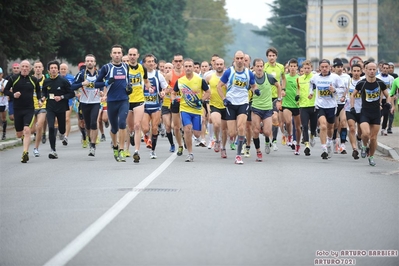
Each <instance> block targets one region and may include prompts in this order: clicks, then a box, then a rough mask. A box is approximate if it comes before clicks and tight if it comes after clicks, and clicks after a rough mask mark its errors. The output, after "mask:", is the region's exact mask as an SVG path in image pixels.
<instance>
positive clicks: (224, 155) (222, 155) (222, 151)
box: [220, 149, 227, 159]
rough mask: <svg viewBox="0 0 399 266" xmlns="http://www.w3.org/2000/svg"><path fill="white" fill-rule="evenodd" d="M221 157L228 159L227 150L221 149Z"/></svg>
mask: <svg viewBox="0 0 399 266" xmlns="http://www.w3.org/2000/svg"><path fill="white" fill-rule="evenodd" d="M220 157H222V158H223V159H226V158H227V152H226V149H221V150H220Z"/></svg>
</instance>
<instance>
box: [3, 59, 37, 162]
mask: <svg viewBox="0 0 399 266" xmlns="http://www.w3.org/2000/svg"><path fill="white" fill-rule="evenodd" d="M31 69H32V67H31V64H30V63H29V61H27V60H24V61H22V62H21V73H20V74H17V75H12V76H11V77H10V79H9V80H8V82H7V85H6V86H5V88H4V94H5V95H7V96H9V97H10V98H12V99H13V100H14V104H15V106H14V109H15V120H14V126H15V131H16V132H17V137H18V138H21V137H22V136H24V138H23V152H22V158H21V162H22V163H27V162H28V161H29V145H30V142H31V139H30V136H31V126H32V122H33V116H34V114H35V109H34V103H33V95H34V93H35V95H36V97H37V99H38V101H39V105H41V104H42V103H41V93H40V85H39V82H38V81H37V79H36V78H35V77H31V76H30V71H31Z"/></svg>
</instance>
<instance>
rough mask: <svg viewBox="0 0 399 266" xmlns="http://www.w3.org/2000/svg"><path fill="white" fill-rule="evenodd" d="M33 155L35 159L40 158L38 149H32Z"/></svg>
mask: <svg viewBox="0 0 399 266" xmlns="http://www.w3.org/2000/svg"><path fill="white" fill-rule="evenodd" d="M33 155H34V156H35V157H39V156H40V153H39V149H36V148H34V149H33Z"/></svg>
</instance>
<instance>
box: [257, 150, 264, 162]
mask: <svg viewBox="0 0 399 266" xmlns="http://www.w3.org/2000/svg"><path fill="white" fill-rule="evenodd" d="M256 161H257V162H261V161H263V158H262V152H261V151H258V152H257V153H256Z"/></svg>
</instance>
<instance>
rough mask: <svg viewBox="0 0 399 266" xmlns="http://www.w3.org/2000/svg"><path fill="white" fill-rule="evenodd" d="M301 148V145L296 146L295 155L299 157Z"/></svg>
mask: <svg viewBox="0 0 399 266" xmlns="http://www.w3.org/2000/svg"><path fill="white" fill-rule="evenodd" d="M300 148H301V145H295V151H294V154H295V155H299V149H300Z"/></svg>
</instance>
